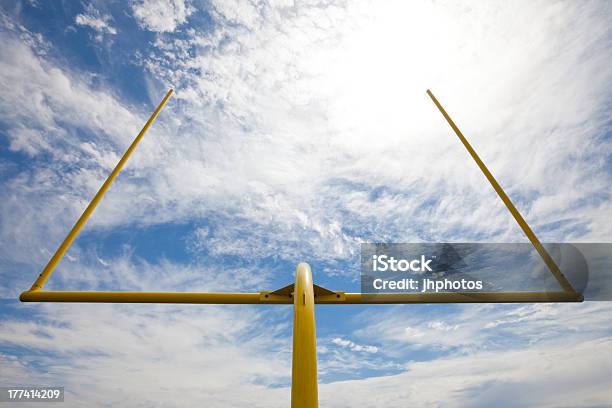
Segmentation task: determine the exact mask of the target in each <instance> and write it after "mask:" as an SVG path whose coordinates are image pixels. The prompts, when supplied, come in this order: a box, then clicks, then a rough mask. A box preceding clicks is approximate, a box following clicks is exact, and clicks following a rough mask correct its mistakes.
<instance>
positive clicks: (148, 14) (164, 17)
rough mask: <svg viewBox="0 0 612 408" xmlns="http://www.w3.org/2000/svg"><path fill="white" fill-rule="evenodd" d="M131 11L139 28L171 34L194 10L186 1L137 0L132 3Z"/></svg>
mask: <svg viewBox="0 0 612 408" xmlns="http://www.w3.org/2000/svg"><path fill="white" fill-rule="evenodd" d="M132 11H133V12H134V17H135V18H136V20H137V21H138V24H139V25H140V26H141V27H143V28H145V29H147V30H150V31H158V32H171V31H174V30H175V29H176V28H177V27H178V26H180V25H181V24H183V23H185V21H187V18H188V17H189V15H190V14H192V13H193V12H194V8H193V7H192V6H191V4H190V2H189V1H186V0H138V1H134V2H133V4H132Z"/></svg>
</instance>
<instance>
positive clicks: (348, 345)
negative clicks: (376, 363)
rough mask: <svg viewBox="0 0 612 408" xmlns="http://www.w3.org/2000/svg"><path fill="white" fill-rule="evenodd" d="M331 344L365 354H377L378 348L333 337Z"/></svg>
mask: <svg viewBox="0 0 612 408" xmlns="http://www.w3.org/2000/svg"><path fill="white" fill-rule="evenodd" d="M331 342H332V343H333V344H336V345H338V346H340V347H346V348H348V349H350V350H351V351H363V352H366V353H377V352H378V347H376V346H370V345H362V344H357V343H355V342H353V341H351V340H348V339H343V338H341V337H334V338H333V339H331Z"/></svg>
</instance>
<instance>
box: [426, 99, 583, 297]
mask: <svg viewBox="0 0 612 408" xmlns="http://www.w3.org/2000/svg"><path fill="white" fill-rule="evenodd" d="M427 95H429V97H430V98H431V100H432V101H433V103H434V104H435V105H436V107H437V108H438V110H439V111H440V113H441V114H442V116H444V119H446V121H447V122H448V124H449V125H450V127H451V128H452V129H453V130H454V131H455V134H456V135H457V137H458V138H459V140H460V141H461V143H463V146H465V148H466V149H467V151H468V153H469V154H470V156H472V159H474V161H475V162H476V165H477V166H478V168H479V169H480V171H482V173H483V174H484V175H485V177H486V178H487V180H489V183H491V186H492V187H493V189H494V190H495V192H496V193H497V195H498V196H499V198H501V200H502V201H503V202H504V204H505V205H506V208H507V209H508V211H510V214H512V216H513V217H514V219H515V220H516V222H517V224H518V225H519V227H521V229H522V230H523V232H524V233H525V235H526V236H527V238H529V241H530V242H531V244H532V245H533V247H534V248H535V249H536V251H538V254H540V257H541V258H542V260H543V261H544V263H545V264H546V266H547V267H548V269H549V270H550V272H551V273H552V274H553V276H554V277H555V279H557V282H559V285H560V286H561V287H562V288H563V290H564V291H566V292H571V293H574V292H575V290H574V288H573V287H572V285H571V283H569V281H568V280H567V278H566V277H565V275H563V273H562V272H561V270H560V269H559V267H558V266H557V264H556V263H555V261H554V260H553V259H552V257H551V256H550V254H549V253H548V251H547V250H546V248H544V246H543V245H542V243H540V240H539V239H538V237H536V234H535V233H534V232H533V230H532V229H531V227H529V224H527V221H525V219H524V218H523V216H522V215H521V213H520V212H519V211H518V210H517V209H516V207H515V206H514V204H512V201H511V200H510V197H508V195H507V194H506V192H505V191H504V189H503V188H501V186H500V185H499V183H498V182H497V180H495V177H493V174H492V173H491V172H490V171H489V169H488V168H487V166H485V164H484V162H483V161H482V160H481V159H480V157H479V156H478V154H477V153H476V150H474V148H473V147H472V145H471V144H470V142H468V141H467V139H466V138H465V136H463V133H461V131H460V130H459V128H458V127H457V125H455V122H453V120H452V119H451V117H450V116H449V115H448V113H446V111H445V110H444V108H443V107H442V105H441V104H440V102H438V99H436V97H435V96H434V94H433V93H432V92H431V91H430V90H429V89H428V90H427Z"/></svg>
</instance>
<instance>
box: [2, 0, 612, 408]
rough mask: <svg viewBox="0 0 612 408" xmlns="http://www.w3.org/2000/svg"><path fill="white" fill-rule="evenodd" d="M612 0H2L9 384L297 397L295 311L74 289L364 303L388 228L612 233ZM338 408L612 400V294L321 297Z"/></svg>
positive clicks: (446, 237) (89, 396) (326, 371)
mask: <svg viewBox="0 0 612 408" xmlns="http://www.w3.org/2000/svg"><path fill="white" fill-rule="evenodd" d="M611 7H612V6H611V5H610V3H609V2H606V1H581V2H577V1H575V2H571V1H567V2H563V1H518V0H517V1H512V2H503V1H487V2H484V1H482V2H481V1H478V2H476V1H475V2H453V1H414V2H405V1H382V2H381V1H365V0H364V1H361V0H355V1H349V0H345V1H338V2H333V1H327V0H320V1H315V0H313V1H303V2H298V1H295V2H294V1H291V0H275V1H237V0H236V1H234V0H225V1H220V0H210V1H196V0H193V1H186V0H134V1H128V2H118V1H110V2H103V1H94V2H84V1H78V2H77V1H65V2H43V1H40V0H29V1H16V0H10V1H5V0H2V1H0V243H1V245H0V298H1V300H0V382H1V383H2V384H0V385H7V386H8V385H10V386H17V385H24V384H26V385H56V386H64V387H65V390H66V402H65V403H64V405H65V406H92V407H106V406H130V407H140V406H143V407H144V406H146V407H150V406H159V407H175V406H176V407H181V406H189V405H194V404H200V405H203V406H210V407H242V406H252V407H258V406H261V407H277V406H278V407H282V406H287V405H288V404H289V400H290V390H289V385H290V382H291V378H290V374H291V330H292V321H291V318H292V309H291V307H290V306H269V305H267V306H260V305H251V306H249V305H233V306H215V305H205V306H204V305H182V306H180V305H125V304H123V305H121V304H117V305H110V304H109V305H101V304H100V305H96V304H89V305H88V304H60V303H58V304H22V303H20V302H19V301H18V300H17V298H18V296H19V293H20V292H22V291H23V290H26V289H28V288H29V287H30V286H31V284H32V282H33V281H34V279H35V277H36V276H38V274H39V272H40V271H41V270H42V268H43V266H44V265H45V264H46V262H47V261H48V259H49V258H50V256H51V255H52V254H53V252H54V251H55V249H56V248H57V246H58V245H59V244H60V243H61V241H62V240H63V238H64V237H65V235H66V233H67V232H68V230H69V228H70V227H71V226H72V225H73V224H74V222H75V220H76V219H77V218H78V216H79V215H80V214H81V212H82V211H83V209H84V208H85V206H86V205H87V203H88V202H89V201H90V200H91V198H92V197H93V195H94V194H95V192H96V191H97V189H98V188H99V186H100V185H101V184H102V182H103V181H104V180H105V178H106V177H107V175H108V174H109V172H110V171H111V170H112V168H113V166H114V165H115V164H116V162H117V161H118V160H119V158H120V157H121V155H122V153H123V152H124V151H125V149H126V148H127V146H128V145H129V143H130V142H131V140H132V139H133V138H134V137H135V135H136V134H137V133H138V131H139V130H140V128H141V127H142V125H143V124H144V122H145V121H146V120H147V118H148V117H149V115H150V114H151V112H152V111H153V110H154V108H155V106H156V105H157V104H158V103H159V101H160V100H161V99H162V97H163V95H164V94H165V93H166V92H167V90H168V89H169V88H173V89H174V90H175V94H174V95H173V97H172V98H171V99H170V100H169V102H168V104H167V105H166V107H165V108H164V110H163V111H162V112H161V114H160V115H159V117H158V119H157V120H156V122H155V123H154V125H153V126H152V127H151V129H150V131H149V132H148V133H147V135H146V137H145V138H144V140H143V141H142V143H141V144H140V146H139V147H138V149H137V150H136V152H135V153H134V155H133V156H132V157H131V158H130V160H129V162H128V164H127V166H126V168H125V170H124V171H123V172H122V173H121V175H120V176H119V178H118V179H117V181H116V183H115V184H114V185H113V186H112V187H111V189H110V190H109V192H108V194H107V195H106V197H105V198H104V200H103V201H102V202H101V204H100V205H99V207H98V208H97V209H96V212H95V213H94V215H93V216H92V218H91V219H90V220H89V222H88V224H87V225H86V227H85V228H84V229H83V231H82V233H81V235H80V236H79V237H78V238H77V239H76V241H75V242H74V244H73V246H72V247H71V248H70V250H69V251H68V252H67V254H66V256H65V257H64V259H63V260H62V261H61V263H60V264H59V266H58V268H57V270H56V271H55V273H54V275H53V276H52V278H51V279H50V280H49V282H48V283H47V286H46V288H48V289H64V290H70V289H72V290H138V291H141V290H142V291H144V290H147V291H157V290H164V291H260V290H274V289H276V288H280V287H282V286H285V285H286V284H288V283H291V282H292V281H293V279H294V272H295V267H296V265H297V263H298V262H301V261H305V262H308V263H310V265H311V267H312V270H313V275H314V280H315V282H316V283H317V284H319V285H322V286H325V287H328V288H330V289H334V290H345V291H353V292H357V291H359V279H360V275H359V256H360V243H362V242H527V240H526V238H525V237H524V236H523V235H522V232H521V230H520V228H519V227H518V226H517V225H516V223H515V222H514V220H513V219H512V217H511V216H510V215H509V214H508V212H507V210H506V209H505V207H504V206H503V204H502V203H501V201H500V200H499V199H498V197H497V196H496V195H495V192H494V191H493V189H492V188H491V187H490V185H488V183H487V181H486V179H485V178H484V177H483V175H482V174H481V173H480V172H479V170H478V168H477V167H476V166H475V165H474V163H473V162H472V161H471V159H470V158H469V156H468V154H467V152H466V151H465V149H464V148H463V147H462V146H461V144H460V143H459V141H458V140H457V138H456V136H455V135H454V134H452V131H451V129H450V128H449V126H448V124H446V123H445V122H444V120H443V118H442V116H441V115H440V113H439V112H438V111H437V109H436V108H435V106H434V105H433V104H432V102H431V100H430V99H429V98H428V96H427V95H426V93H425V91H426V90H427V89H431V90H432V91H433V92H434V94H435V95H436V96H437V97H438V98H439V100H440V101H441V103H442V104H443V106H445V108H446V109H447V111H448V112H449V114H450V115H451V116H452V117H453V119H454V120H455V122H456V123H457V124H458V126H459V127H460V128H461V129H462V131H463V132H464V134H465V135H466V136H467V137H468V139H469V140H470V142H471V143H472V144H473V146H474V148H475V149H476V150H477V152H478V153H479V154H480V156H481V157H482V159H483V160H484V161H485V163H486V164H487V166H488V167H489V169H490V170H491V171H492V172H493V174H494V175H495V176H496V177H497V179H498V180H499V182H500V183H501V185H502V186H503V187H504V188H505V190H506V191H507V193H508V194H509V196H510V197H511V198H512V200H513V201H514V203H515V204H516V206H517V207H518V208H519V210H520V211H521V212H522V213H523V215H524V216H525V218H526V219H527V221H528V222H529V223H530V225H531V226H532V228H533V229H534V231H535V232H536V234H538V236H539V237H540V239H541V240H542V241H544V242H611V241H612V216H611V214H612V201H611V200H610V191H611V186H612V154H611V153H612V143H611V141H612V134H611V132H610V130H611V123H610V113H611V111H612V108H611V106H612V92H611V90H610V83H611V79H612V78H611V76H612V70H610V66H612V54H611V49H612V44H611V39H612V33H611V29H610V27H611V25H610V17H611V14H612V10H611ZM316 318H317V352H318V371H319V383H320V386H319V396H320V404H321V406H329V407H349V406H363V407H375V406H388V407H404V406H422V407H480V406H483V407H484V406H486V407H489V406H491V405H495V406H501V407H504V406H508V407H521V406H538V407H558V406H563V407H607V406H612V391H611V390H612V329H611V327H612V306H610V304H609V303H608V302H585V303H583V304H521V305H493V304H489V305H485V304H481V305H386V306H383V305H375V306H350V307H349V306H318V307H317V310H316Z"/></svg>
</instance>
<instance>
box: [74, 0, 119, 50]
mask: <svg viewBox="0 0 612 408" xmlns="http://www.w3.org/2000/svg"><path fill="white" fill-rule="evenodd" d="M111 21H112V17H111V16H110V15H108V14H102V13H100V11H99V10H98V9H96V8H95V7H94V6H93V5H92V4H89V5H87V7H86V8H85V11H84V12H83V13H80V14H77V15H76V17H75V18H74V22H75V23H76V24H77V25H80V26H86V27H90V28H91V29H93V30H94V31H95V32H96V35H95V37H94V38H95V39H96V41H98V42H101V41H102V40H103V39H104V34H113V35H115V34H117V29H116V28H115V27H113V25H112V23H111Z"/></svg>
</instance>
